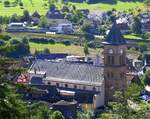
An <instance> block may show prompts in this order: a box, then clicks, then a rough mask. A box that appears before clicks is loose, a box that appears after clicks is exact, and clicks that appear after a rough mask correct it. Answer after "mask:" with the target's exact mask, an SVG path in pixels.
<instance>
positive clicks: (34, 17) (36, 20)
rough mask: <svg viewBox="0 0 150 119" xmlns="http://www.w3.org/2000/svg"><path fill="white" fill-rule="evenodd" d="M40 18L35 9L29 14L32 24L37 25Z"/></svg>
mask: <svg viewBox="0 0 150 119" xmlns="http://www.w3.org/2000/svg"><path fill="white" fill-rule="evenodd" d="M40 18H41V16H40V14H39V13H38V12H37V11H35V12H34V13H33V14H32V16H31V20H32V22H33V24H34V25H38V24H39V20H40Z"/></svg>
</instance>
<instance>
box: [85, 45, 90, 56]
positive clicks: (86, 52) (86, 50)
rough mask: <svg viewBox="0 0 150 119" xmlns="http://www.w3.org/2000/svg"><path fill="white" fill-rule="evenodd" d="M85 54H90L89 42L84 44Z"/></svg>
mask: <svg viewBox="0 0 150 119" xmlns="http://www.w3.org/2000/svg"><path fill="white" fill-rule="evenodd" d="M84 54H85V56H87V55H88V54H89V49H88V45H87V43H85V44H84Z"/></svg>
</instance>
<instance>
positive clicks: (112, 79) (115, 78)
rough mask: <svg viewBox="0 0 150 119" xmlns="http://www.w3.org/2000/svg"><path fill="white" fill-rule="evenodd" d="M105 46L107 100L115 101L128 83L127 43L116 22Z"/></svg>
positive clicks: (104, 43)
mask: <svg viewBox="0 0 150 119" xmlns="http://www.w3.org/2000/svg"><path fill="white" fill-rule="evenodd" d="M103 45H104V79H105V100H106V102H107V101H111V100H113V95H114V93H115V91H122V92H124V91H125V90H126V87H127V81H126V41H125V40H124V38H123V36H122V34H121V32H120V29H119V28H118V26H117V24H116V22H115V23H114V24H113V25H112V28H111V29H110V32H109V34H108V35H107V37H106V39H105V41H104V42H103Z"/></svg>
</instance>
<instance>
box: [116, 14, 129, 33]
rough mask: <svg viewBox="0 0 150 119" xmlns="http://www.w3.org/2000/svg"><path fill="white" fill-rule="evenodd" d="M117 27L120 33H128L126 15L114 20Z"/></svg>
mask: <svg viewBox="0 0 150 119" xmlns="http://www.w3.org/2000/svg"><path fill="white" fill-rule="evenodd" d="M116 22H117V25H118V27H119V28H120V31H121V33H122V34H126V33H129V31H130V28H129V25H128V19H127V18H126V17H124V18H119V19H117V20H116Z"/></svg>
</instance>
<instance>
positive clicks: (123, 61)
mask: <svg viewBox="0 0 150 119" xmlns="http://www.w3.org/2000/svg"><path fill="white" fill-rule="evenodd" d="M119 64H120V65H124V64H125V59H124V57H123V55H120V56H119Z"/></svg>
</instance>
